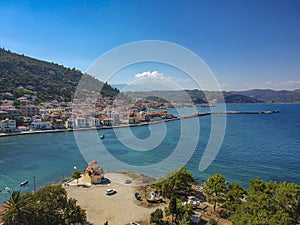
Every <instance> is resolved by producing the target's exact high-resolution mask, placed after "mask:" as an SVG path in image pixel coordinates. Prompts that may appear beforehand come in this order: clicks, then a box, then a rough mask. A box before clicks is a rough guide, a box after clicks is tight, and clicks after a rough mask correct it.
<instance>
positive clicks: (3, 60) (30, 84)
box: [0, 48, 119, 101]
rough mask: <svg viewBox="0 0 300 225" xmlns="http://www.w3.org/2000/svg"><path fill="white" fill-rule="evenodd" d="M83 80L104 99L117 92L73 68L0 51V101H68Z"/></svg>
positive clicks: (0, 49) (3, 50)
mask: <svg viewBox="0 0 300 225" xmlns="http://www.w3.org/2000/svg"><path fill="white" fill-rule="evenodd" d="M82 76H86V77H88V79H89V80H91V81H92V82H91V83H92V84H93V85H94V86H95V85H96V86H98V87H100V89H101V94H102V95H103V96H105V97H108V96H115V95H117V94H118V92H119V91H118V90H117V89H115V88H112V87H111V86H110V85H108V84H106V83H103V82H101V81H99V80H97V79H95V78H93V77H92V76H90V75H87V74H83V73H82V72H81V71H79V70H77V69H75V68H72V69H71V68H66V67H64V66H62V65H58V64H56V63H53V62H51V63H50V62H45V61H41V60H38V59H34V58H31V57H27V56H24V55H19V54H16V53H12V52H11V51H9V50H5V49H4V48H0V90H1V93H0V98H1V97H2V98H4V97H9V96H11V97H12V98H14V99H15V98H18V97H21V96H23V95H25V94H27V95H32V96H34V97H35V98H37V100H38V101H46V100H53V99H56V98H57V97H58V96H62V97H63V98H64V99H65V100H66V101H70V100H71V98H72V96H73V95H74V92H75V91H76V87H77V85H78V82H79V81H80V79H81V78H82Z"/></svg>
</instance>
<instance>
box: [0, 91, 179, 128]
mask: <svg viewBox="0 0 300 225" xmlns="http://www.w3.org/2000/svg"><path fill="white" fill-rule="evenodd" d="M20 88H22V87H20ZM3 96H4V97H5V99H4V100H1V101H0V119H1V120H0V132H1V133H6V134H12V133H22V132H28V131H47V130H49V131H50V130H62V129H68V130H73V129H84V128H97V129H100V128H103V127H112V126H124V125H125V126H126V125H136V124H140V123H149V122H157V121H161V120H168V119H174V118H176V116H174V115H173V114H170V113H168V111H167V110H166V108H169V107H172V105H171V104H169V103H157V102H154V101H150V100H138V101H136V102H135V103H126V102H125V101H123V100H121V99H116V97H101V96H100V97H97V98H96V99H95V100H94V101H90V102H84V103H82V102H81V101H79V100H76V99H73V101H72V102H66V101H65V100H64V98H63V97H62V96H58V97H57V99H55V100H52V101H49V102H41V103H38V102H37V101H36V100H35V97H34V96H32V95H24V96H22V97H20V98H14V95H13V94H11V93H4V94H3Z"/></svg>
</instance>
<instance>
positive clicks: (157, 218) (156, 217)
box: [150, 209, 163, 224]
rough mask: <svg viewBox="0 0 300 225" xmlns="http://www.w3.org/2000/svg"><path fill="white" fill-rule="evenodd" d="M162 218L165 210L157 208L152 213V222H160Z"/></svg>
mask: <svg viewBox="0 0 300 225" xmlns="http://www.w3.org/2000/svg"><path fill="white" fill-rule="evenodd" d="M162 218H163V211H162V210H161V209H156V210H155V211H154V212H152V213H151V217H150V223H156V224H159V223H160V222H161V219H162Z"/></svg>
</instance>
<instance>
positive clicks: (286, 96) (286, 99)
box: [232, 89, 300, 103]
mask: <svg viewBox="0 0 300 225" xmlns="http://www.w3.org/2000/svg"><path fill="white" fill-rule="evenodd" d="M232 93H234V94H240V95H245V96H249V97H252V98H256V99H258V100H260V101H264V102H269V103H300V90H299V89H297V90H294V91H284V90H283V91H274V90H270V89H264V90H261V89H253V90H248V91H236V92H232Z"/></svg>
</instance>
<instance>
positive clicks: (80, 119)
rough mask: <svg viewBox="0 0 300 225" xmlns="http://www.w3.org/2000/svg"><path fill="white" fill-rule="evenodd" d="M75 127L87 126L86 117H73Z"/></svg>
mask: <svg viewBox="0 0 300 225" xmlns="http://www.w3.org/2000/svg"><path fill="white" fill-rule="evenodd" d="M75 127H76V128H86V127H87V123H86V119H85V118H84V117H77V118H76V119H75Z"/></svg>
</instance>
